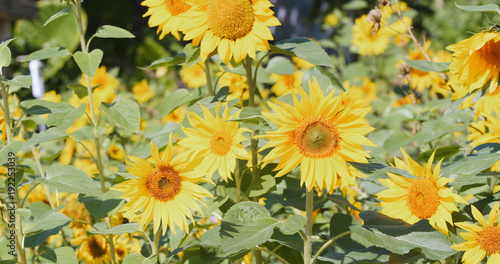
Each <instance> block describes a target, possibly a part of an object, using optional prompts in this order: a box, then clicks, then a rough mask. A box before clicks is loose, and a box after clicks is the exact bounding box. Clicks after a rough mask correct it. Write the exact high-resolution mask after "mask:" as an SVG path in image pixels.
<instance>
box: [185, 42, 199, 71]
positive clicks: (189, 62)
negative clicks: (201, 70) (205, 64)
mask: <svg viewBox="0 0 500 264" xmlns="http://www.w3.org/2000/svg"><path fill="white" fill-rule="evenodd" d="M184 54H186V64H185V65H184V67H186V68H187V67H191V66H193V65H194V64H196V63H198V61H200V60H199V59H200V46H196V47H193V44H192V43H189V44H187V45H186V46H185V47H184Z"/></svg>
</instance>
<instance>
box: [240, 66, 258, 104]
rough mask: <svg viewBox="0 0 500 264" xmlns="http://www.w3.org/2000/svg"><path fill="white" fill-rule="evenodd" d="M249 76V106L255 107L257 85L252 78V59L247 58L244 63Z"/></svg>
mask: <svg viewBox="0 0 500 264" xmlns="http://www.w3.org/2000/svg"><path fill="white" fill-rule="evenodd" d="M243 64H244V65H245V71H246V74H247V83H248V106H250V107H255V83H254V80H253V78H252V58H250V57H248V56H247V57H246V58H245V61H244V63H243Z"/></svg>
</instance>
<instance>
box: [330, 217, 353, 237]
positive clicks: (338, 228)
mask: <svg viewBox="0 0 500 264" xmlns="http://www.w3.org/2000/svg"><path fill="white" fill-rule="evenodd" d="M352 220H353V217H352V215H348V214H343V213H336V214H334V215H333V216H332V218H330V237H335V236H338V235H340V234H342V233H344V232H346V231H349V227H350V226H351V224H352Z"/></svg>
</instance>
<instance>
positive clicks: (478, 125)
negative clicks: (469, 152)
mask: <svg viewBox="0 0 500 264" xmlns="http://www.w3.org/2000/svg"><path fill="white" fill-rule="evenodd" d="M484 117H485V118H486V120H482V121H477V122H474V123H472V124H470V126H469V128H468V129H469V132H470V134H469V135H467V140H468V141H470V142H471V143H470V144H471V145H472V146H473V147H476V146H479V145H482V144H487V143H500V119H498V118H497V117H496V116H494V115H489V114H484ZM491 170H492V171H500V161H498V162H496V163H495V164H493V166H491Z"/></svg>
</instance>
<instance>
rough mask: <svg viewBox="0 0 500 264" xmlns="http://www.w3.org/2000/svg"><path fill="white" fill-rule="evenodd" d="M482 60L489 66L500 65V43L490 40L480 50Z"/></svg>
mask: <svg viewBox="0 0 500 264" xmlns="http://www.w3.org/2000/svg"><path fill="white" fill-rule="evenodd" d="M479 52H480V54H481V58H482V59H484V60H485V61H487V62H488V63H489V64H493V65H500V41H497V42H495V41H494V40H492V39H491V40H489V41H488V42H486V43H485V44H484V45H483V47H481V49H479Z"/></svg>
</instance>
